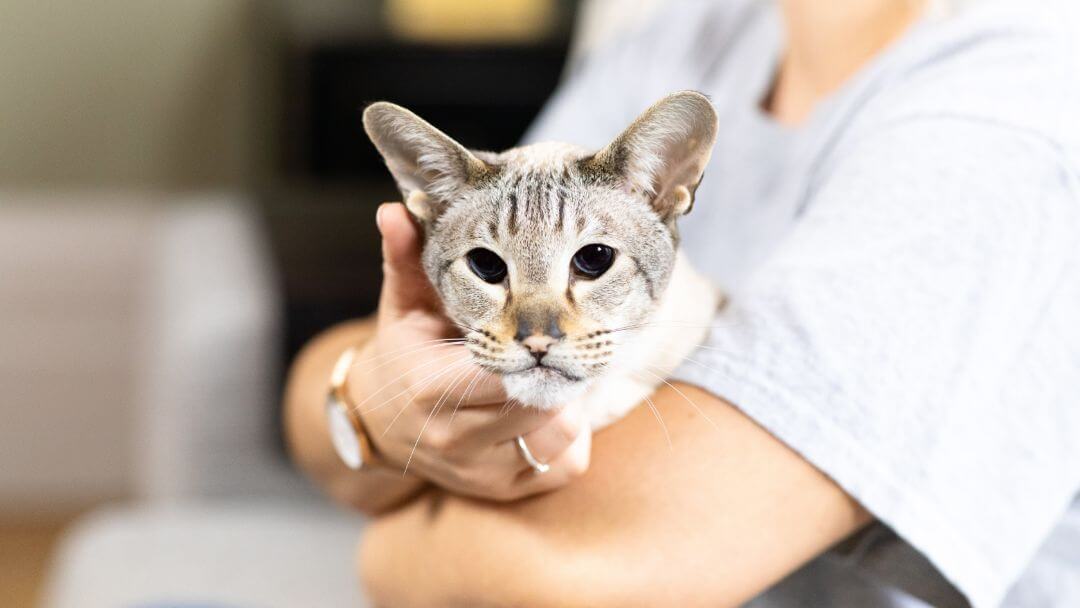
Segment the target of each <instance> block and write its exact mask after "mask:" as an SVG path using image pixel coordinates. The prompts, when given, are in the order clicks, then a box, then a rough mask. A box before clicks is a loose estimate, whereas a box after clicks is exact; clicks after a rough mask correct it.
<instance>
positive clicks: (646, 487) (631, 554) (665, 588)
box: [360, 385, 870, 607]
mask: <svg viewBox="0 0 1080 608" xmlns="http://www.w3.org/2000/svg"><path fill="white" fill-rule="evenodd" d="M679 390H681V391H682V394H680V393H679V392H677V391H676V390H673V389H671V388H664V389H661V390H660V391H658V392H657V394H656V395H655V396H654V397H653V399H652V401H653V403H654V404H655V406H656V408H657V410H658V413H659V415H660V417H661V418H662V419H663V421H664V424H666V426H667V430H668V433H669V434H670V437H671V444H670V447H669V445H668V443H667V441H666V440H665V434H664V431H663V429H662V428H661V427H660V426H659V423H658V421H657V419H656V418H655V417H654V416H653V415H652V414H651V413H650V411H649V410H648V409H647V408H643V407H642V408H637V409H636V410H634V411H633V412H632V413H631V414H630V415H629V416H628V417H627V418H625V419H623V420H622V421H620V422H619V423H618V424H616V425H614V426H612V427H610V428H609V429H606V430H605V431H603V432H602V433H599V434H598V435H597V436H596V437H595V438H594V448H593V459H592V466H591V468H590V470H589V472H588V473H586V474H585V476H584V477H583V478H582V479H580V480H578V481H577V482H575V483H573V484H571V485H569V486H567V487H566V488H564V489H562V490H560V491H559V492H554V493H551V494H545V495H542V496H538V497H535V498H531V499H527V500H523V501H518V502H513V503H507V504H496V503H490V502H483V501H475V500H470V499H465V498H460V497H455V496H452V495H447V494H443V493H440V492H429V493H427V494H425V495H423V497H422V498H421V499H420V500H418V501H416V502H414V503H412V504H410V505H409V506H408V507H406V508H404V509H401V510H399V511H397V512H395V513H393V514H392V515H389V516H387V517H384V518H382V519H380V520H378V521H376V522H375V523H373V524H372V525H371V526H370V527H369V528H368V529H367V531H366V533H365V536H364V539H363V545H362V547H361V556H360V564H361V569H362V575H363V578H364V583H365V586H366V589H367V590H368V592H369V593H370V594H371V596H372V597H373V598H374V599H375V601H376V603H377V605H380V606H395V607H398V606H601V607H602V606H727V605H735V604H738V603H740V602H743V601H745V600H747V599H749V598H750V597H752V596H754V595H756V594H757V593H759V592H760V591H762V590H764V589H765V588H767V587H769V586H770V585H771V584H773V583H775V582H776V581H777V580H779V579H780V578H782V577H783V576H784V575H786V574H787V573H789V572H791V571H793V570H795V569H796V568H798V567H799V566H800V565H801V564H803V563H804V562H806V561H808V560H809V559H811V558H812V557H814V556H815V555H817V554H819V553H821V552H822V551H824V550H825V549H827V548H828V547H829V546H831V545H833V544H835V543H836V542H838V541H840V540H841V539H843V538H844V537H846V536H848V535H849V534H851V533H852V532H854V531H855V530H857V529H858V528H859V527H861V526H862V525H864V524H866V523H867V522H868V521H869V520H870V516H869V515H868V514H867V513H866V511H865V510H864V509H863V508H862V507H861V506H859V504H858V503H857V502H856V501H854V500H852V499H851V498H850V497H849V496H848V495H846V494H845V493H844V492H843V490H841V489H840V488H839V487H837V486H836V484H834V483H833V482H832V481H830V480H829V479H828V478H827V477H826V476H825V475H823V474H822V473H821V472H819V471H818V470H817V469H815V468H814V467H813V466H811V465H810V464H808V463H807V462H806V461H805V460H803V459H802V458H801V457H800V456H799V455H798V454H796V453H795V452H793V451H792V450H790V449H789V448H787V447H786V446H785V445H784V444H782V443H780V442H779V441H778V440H776V439H775V438H773V437H772V436H771V435H770V434H769V433H767V432H766V431H765V430H763V429H762V428H761V427H759V426H757V425H756V424H755V423H754V422H753V421H751V420H750V419H749V418H747V417H746V416H745V415H743V414H742V413H740V412H739V411H738V410H737V409H735V408H734V407H732V406H731V405H730V404H728V403H726V402H725V401H723V400H721V399H718V398H716V397H714V396H712V395H710V394H709V393H706V392H704V391H702V390H700V389H696V388H694V387H692V386H689V385H679ZM684 395H685V398H688V399H690V400H692V401H693V403H694V405H696V406H697V408H700V410H701V413H699V412H698V409H697V408H695V407H693V406H691V405H690V404H689V403H688V402H687V401H686V399H685V398H684ZM705 416H708V419H706V418H705ZM710 420H711V422H710ZM417 572H423V573H425V574H424V576H422V577H418V576H416V573H417Z"/></svg>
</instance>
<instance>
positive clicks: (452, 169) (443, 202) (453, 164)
mask: <svg viewBox="0 0 1080 608" xmlns="http://www.w3.org/2000/svg"><path fill="white" fill-rule="evenodd" d="M364 130H365V131H367V134H368V137H370V138H371V141H372V143H374V144H375V147H376V148H378V150H379V153H380V154H382V156H383V159H384V160H385V161H386V166H387V168H388V169H390V173H391V174H393V176H394V180H395V181H397V184H398V188H399V189H400V190H401V194H402V196H403V197H404V198H405V207H406V208H407V209H408V210H409V212H410V213H412V215H413V216H414V217H415V218H416V219H417V220H419V221H420V223H421V224H422V225H427V224H430V223H431V222H433V221H434V220H435V219H436V218H437V217H438V216H439V215H440V214H441V213H442V212H443V211H445V210H446V208H447V207H449V206H450V204H451V203H452V202H453V201H454V199H455V198H457V197H458V196H459V195H460V194H461V192H462V191H463V190H464V189H465V188H467V187H468V186H470V185H471V184H473V183H475V182H477V181H478V180H480V179H481V178H482V177H483V176H484V175H487V174H488V173H489V172H490V171H491V168H490V167H489V166H488V165H487V164H486V163H485V162H484V161H482V160H480V159H479V158H477V157H476V155H474V154H473V153H472V152H469V151H468V150H466V149H465V147H464V146H462V145H461V144H459V143H457V142H456V141H454V140H453V139H451V138H450V137H449V136H448V135H446V134H445V133H443V132H442V131H440V130H438V129H436V128H435V127H433V126H431V124H429V123H428V122H427V121H425V120H424V119H422V118H420V117H419V116H417V115H416V114H413V113H412V112H410V111H408V110H406V109H405V108H403V107H401V106H399V105H395V104H392V103H388V102H385V101H380V102H377V103H373V104H371V105H370V106H368V107H367V109H366V110H364Z"/></svg>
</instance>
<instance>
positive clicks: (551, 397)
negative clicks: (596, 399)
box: [502, 368, 588, 410]
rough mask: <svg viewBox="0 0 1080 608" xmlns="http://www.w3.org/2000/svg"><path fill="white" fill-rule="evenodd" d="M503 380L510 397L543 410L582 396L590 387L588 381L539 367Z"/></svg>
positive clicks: (504, 377) (505, 377) (508, 375)
mask: <svg viewBox="0 0 1080 608" xmlns="http://www.w3.org/2000/svg"><path fill="white" fill-rule="evenodd" d="M502 381H503V387H504V388H505V389H506V395H507V396H508V397H510V399H513V400H514V401H517V402H519V403H522V404H525V405H528V406H531V407H535V408H538V409H542V410H546V409H551V408H554V407H560V406H563V405H566V404H567V403H569V402H571V401H573V400H574V399H577V398H578V397H580V396H581V395H582V393H584V392H585V389H586V388H587V387H588V382H587V381H584V380H571V379H570V378H567V377H566V376H564V375H562V374H560V373H557V372H552V371H550V370H542V369H539V368H533V369H530V370H528V371H524V372H517V373H513V374H507V375H505V376H503V378H502Z"/></svg>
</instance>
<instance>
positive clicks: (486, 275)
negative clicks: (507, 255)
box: [465, 247, 506, 283]
mask: <svg viewBox="0 0 1080 608" xmlns="http://www.w3.org/2000/svg"><path fill="white" fill-rule="evenodd" d="M465 260H466V261H467V262H468V263H469V270H472V271H473V273H474V274H475V275H476V276H478V277H480V278H481V279H483V280H484V281H487V282H488V283H502V280H503V279H505V278H506V262H504V261H502V258H500V257H499V256H498V254H496V253H495V252H494V251H491V250H490V249H484V248H481V247H477V248H476V249H473V250H471V251H469V253H466V254H465Z"/></svg>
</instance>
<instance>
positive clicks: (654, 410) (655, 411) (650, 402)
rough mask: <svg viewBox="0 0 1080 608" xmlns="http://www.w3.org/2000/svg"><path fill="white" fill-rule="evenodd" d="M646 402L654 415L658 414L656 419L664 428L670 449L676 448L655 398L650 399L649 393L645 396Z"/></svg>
mask: <svg viewBox="0 0 1080 608" xmlns="http://www.w3.org/2000/svg"><path fill="white" fill-rule="evenodd" d="M645 403H646V404H648V406H649V409H650V410H652V413H653V416H656V421H657V422H659V423H660V428H662V429H664V438H665V439H667V447H668V449H669V450H673V449H675V447H674V446H673V445H672V444H671V433H669V432H668V428H667V424H666V423H665V422H664V417H663V416H661V415H660V410H659V409H657V407H656V404H655V403H653V400H652V399H650V398H649V397H648V395H646V396H645Z"/></svg>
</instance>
